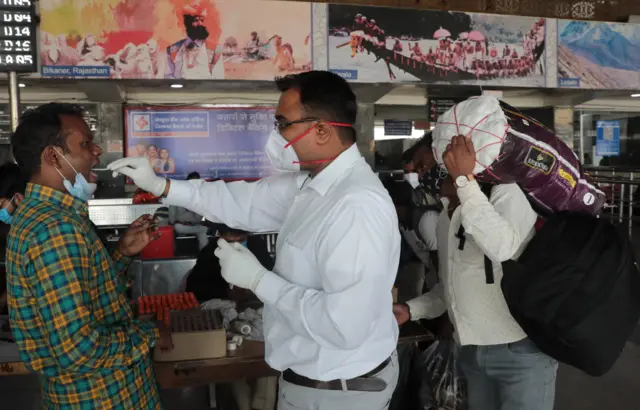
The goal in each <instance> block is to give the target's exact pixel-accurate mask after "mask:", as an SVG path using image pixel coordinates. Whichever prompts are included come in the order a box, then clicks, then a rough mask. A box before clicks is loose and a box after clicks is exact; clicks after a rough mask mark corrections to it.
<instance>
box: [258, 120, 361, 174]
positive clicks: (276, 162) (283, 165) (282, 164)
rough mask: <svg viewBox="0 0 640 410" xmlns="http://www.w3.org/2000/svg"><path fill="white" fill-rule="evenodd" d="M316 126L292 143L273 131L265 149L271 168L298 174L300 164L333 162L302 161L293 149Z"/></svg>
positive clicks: (342, 125)
mask: <svg viewBox="0 0 640 410" xmlns="http://www.w3.org/2000/svg"><path fill="white" fill-rule="evenodd" d="M326 123H327V124H329V125H333V126H334V127H352V125H351V124H343V123H339V122H326ZM316 126H317V125H314V126H313V127H311V128H309V129H308V130H306V131H305V132H303V133H302V134H300V135H298V136H297V137H295V138H294V139H292V140H291V141H287V140H286V139H285V138H284V137H283V136H282V134H280V131H278V129H277V128H276V129H274V130H273V131H271V134H269V138H268V139H267V144H266V145H265V147H264V152H265V154H266V155H267V158H269V162H271V166H272V167H273V168H274V169H275V170H276V171H280V172H298V171H300V164H322V163H324V162H329V161H333V160H334V159H335V158H330V159H320V160H316V161H300V158H298V154H296V151H295V150H294V149H293V144H295V143H296V142H298V141H300V140H301V139H302V138H304V137H305V136H307V135H308V134H309V133H311V131H313V130H314V129H315V128H316Z"/></svg>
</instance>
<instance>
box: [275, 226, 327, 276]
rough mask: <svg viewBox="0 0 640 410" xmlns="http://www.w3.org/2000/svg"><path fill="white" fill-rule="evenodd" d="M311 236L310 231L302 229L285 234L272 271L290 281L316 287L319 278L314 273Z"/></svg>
mask: <svg viewBox="0 0 640 410" xmlns="http://www.w3.org/2000/svg"><path fill="white" fill-rule="evenodd" d="M312 238H313V235H312V233H310V232H305V231H304V229H297V230H296V232H293V233H290V234H289V235H287V237H286V238H284V240H283V241H282V244H281V245H280V249H278V251H277V254H276V266H275V268H274V271H275V272H276V273H277V274H278V275H280V276H281V277H283V278H284V279H286V280H288V281H290V282H293V283H296V284H298V285H303V286H307V287H313V288H316V287H317V286H318V285H319V283H320V280H319V278H318V277H317V276H318V275H316V270H317V265H316V263H315V261H314V259H315V257H314V255H315V250H314V244H313V239H312Z"/></svg>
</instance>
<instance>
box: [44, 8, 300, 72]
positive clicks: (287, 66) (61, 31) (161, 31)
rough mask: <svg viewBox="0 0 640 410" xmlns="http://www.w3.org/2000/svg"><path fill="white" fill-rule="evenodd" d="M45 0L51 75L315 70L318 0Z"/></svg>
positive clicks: (46, 67)
mask: <svg viewBox="0 0 640 410" xmlns="http://www.w3.org/2000/svg"><path fill="white" fill-rule="evenodd" d="M39 4H40V8H39V10H40V15H41V20H42V21H41V25H40V64H41V69H40V71H41V75H42V76H44V77H58V78H59V77H63V78H68V77H86V78H119V79H120V78H122V79H165V78H167V79H172V78H175V79H188V80H204V79H236V80H272V79H274V78H275V77H279V76H283V75H287V74H293V73H299V72H302V71H308V70H310V69H311V61H312V56H311V50H312V45H311V42H312V40H311V5H310V3H299V2H289V1H258V0H157V1H154V0H137V1H129V0H41V1H40V2H39ZM294 15H295V16H296V18H295V19H292V18H291V16H294Z"/></svg>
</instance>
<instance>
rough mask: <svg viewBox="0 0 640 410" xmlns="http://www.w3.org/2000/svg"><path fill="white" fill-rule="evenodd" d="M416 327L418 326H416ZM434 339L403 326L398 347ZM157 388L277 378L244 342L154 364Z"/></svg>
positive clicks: (14, 370) (18, 366) (0, 371)
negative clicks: (204, 356)
mask: <svg viewBox="0 0 640 410" xmlns="http://www.w3.org/2000/svg"><path fill="white" fill-rule="evenodd" d="M413 325H415V326H413ZM429 340H433V335H432V334H431V333H428V332H426V331H425V329H424V328H422V327H421V326H419V325H417V324H415V323H411V324H407V325H406V326H403V328H402V332H401V334H400V338H399V340H398V344H405V343H415V342H421V341H429ZM154 367H155V373H156V379H157V381H158V385H160V387H161V388H163V389H172V388H176V387H187V386H198V385H207V384H211V383H225V382H230V381H234V380H240V379H256V378H259V377H267V376H277V375H278V373H279V372H277V371H275V370H273V369H272V368H270V367H269V365H267V363H266V362H265V361H264V343H263V342H252V341H245V342H244V343H243V344H242V346H239V347H238V349H237V350H235V351H234V352H227V356H226V357H221V358H217V359H208V360H193V361H182V362H155V363H154ZM28 373H29V370H27V368H26V366H25V365H24V363H22V362H10V363H0V376H17V375H21V374H28Z"/></svg>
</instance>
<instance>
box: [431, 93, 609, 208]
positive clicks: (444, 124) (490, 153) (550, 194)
mask: <svg viewBox="0 0 640 410" xmlns="http://www.w3.org/2000/svg"><path fill="white" fill-rule="evenodd" d="M454 135H471V141H472V142H473V145H474V148H475V151H476V161H477V162H476V167H475V169H474V170H473V172H474V174H475V175H476V177H477V178H478V180H480V181H484V182H489V183H496V184H505V183H517V184H518V185H519V186H520V188H522V190H523V191H524V192H525V193H526V194H527V195H528V196H529V197H530V199H531V200H532V201H533V202H534V203H535V204H536V205H537V207H536V208H538V209H539V210H541V211H544V212H545V213H555V212H559V211H571V212H580V213H587V214H591V215H596V214H598V213H599V212H600V210H601V209H602V207H603V205H604V203H605V200H606V196H605V194H604V192H602V191H601V190H600V189H599V188H598V186H597V185H596V184H595V183H594V182H593V180H592V179H591V177H590V176H589V175H588V174H586V172H585V171H584V170H583V168H582V165H581V164H580V161H579V160H578V158H577V157H576V155H575V154H574V153H573V151H572V150H571V148H569V147H568V146H567V145H566V144H565V143H564V142H563V141H562V140H561V139H560V138H558V137H557V136H556V135H555V134H554V132H553V131H551V130H549V129H548V128H546V127H545V126H544V125H542V124H540V123H539V122H538V121H536V120H535V119H533V118H531V117H528V116H526V115H524V114H522V113H520V112H519V111H518V110H517V109H515V108H513V107H511V106H509V105H508V104H505V103H504V102H501V101H499V100H498V99H496V98H495V97H491V96H480V97H472V98H470V99H468V100H466V101H463V102H461V103H459V104H457V105H456V106H454V107H453V108H451V109H450V110H449V111H447V112H446V113H444V114H443V115H442V116H441V117H440V118H439V119H438V123H437V125H436V127H435V129H434V130H433V152H434V154H435V156H436V160H437V161H438V164H443V160H442V154H443V153H444V151H445V150H446V147H447V145H448V144H449V143H450V141H451V138H452V137H453V136H454Z"/></svg>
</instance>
